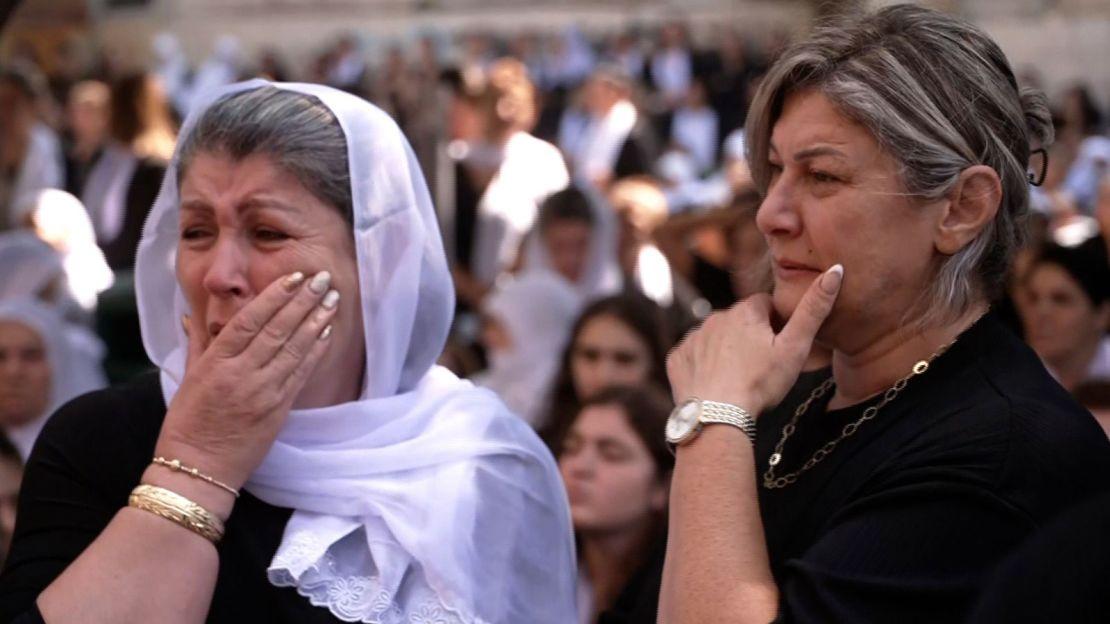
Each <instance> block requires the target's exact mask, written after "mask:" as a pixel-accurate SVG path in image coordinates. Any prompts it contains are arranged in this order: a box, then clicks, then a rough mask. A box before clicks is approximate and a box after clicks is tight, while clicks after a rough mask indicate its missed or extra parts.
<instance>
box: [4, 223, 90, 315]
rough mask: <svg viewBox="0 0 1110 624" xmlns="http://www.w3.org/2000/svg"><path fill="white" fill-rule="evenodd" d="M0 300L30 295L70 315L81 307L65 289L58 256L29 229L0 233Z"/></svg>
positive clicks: (64, 280)
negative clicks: (0, 268) (1, 268)
mask: <svg viewBox="0 0 1110 624" xmlns="http://www.w3.org/2000/svg"><path fill="white" fill-rule="evenodd" d="M0 266H2V267H4V270H3V271H0V301H10V300H12V299H23V298H34V299H38V300H40V301H42V302H44V303H46V304H48V305H50V306H52V307H57V308H59V309H60V310H62V314H63V315H65V316H70V315H71V314H72V313H80V310H81V307H80V305H78V304H77V301H75V300H74V299H73V295H72V293H71V292H70V290H69V282H68V278H67V277H66V270H65V266H64V265H63V264H62V256H61V255H60V254H59V253H58V252H57V251H55V249H54V248H53V247H51V246H50V245H49V244H48V243H46V242H45V241H44V240H42V239H41V238H39V237H38V235H37V234H35V233H34V232H33V231H31V230H29V229H20V230H10V231H8V232H0Z"/></svg>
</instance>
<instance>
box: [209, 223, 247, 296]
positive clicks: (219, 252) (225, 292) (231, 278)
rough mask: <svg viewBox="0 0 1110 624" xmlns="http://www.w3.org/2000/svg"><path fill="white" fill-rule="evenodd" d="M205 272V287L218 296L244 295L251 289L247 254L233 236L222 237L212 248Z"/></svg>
mask: <svg viewBox="0 0 1110 624" xmlns="http://www.w3.org/2000/svg"><path fill="white" fill-rule="evenodd" d="M211 254H212V255H211V256H210V258H211V261H210V263H209V265H208V269H207V271H205V273H204V281H203V282H202V283H203V285H204V289H205V290H207V291H208V292H209V293H211V294H213V295H215V296H217V297H243V296H246V295H247V294H248V291H249V289H250V285H249V282H248V280H247V254H246V253H245V251H244V250H243V249H242V248H241V247H240V245H239V244H238V242H237V241H236V240H235V239H234V238H232V237H221V238H220V239H219V240H217V241H216V244H215V246H214V247H213V248H212V252H211Z"/></svg>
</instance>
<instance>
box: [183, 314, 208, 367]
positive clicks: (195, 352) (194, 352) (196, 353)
mask: <svg viewBox="0 0 1110 624" xmlns="http://www.w3.org/2000/svg"><path fill="white" fill-rule="evenodd" d="M181 329H183V330H184V331H185V343H186V347H187V349H186V351H185V372H189V370H190V369H191V368H192V366H193V363H194V362H196V361H197V360H198V359H200V356H201V354H202V353H204V340H202V339H201V337H200V336H197V335H195V334H194V333H193V319H192V318H190V317H189V315H188V314H183V315H182V316H181Z"/></svg>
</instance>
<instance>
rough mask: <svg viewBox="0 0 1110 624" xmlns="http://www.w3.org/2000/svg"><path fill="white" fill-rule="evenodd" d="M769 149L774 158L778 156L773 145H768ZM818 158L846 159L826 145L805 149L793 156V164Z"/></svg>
mask: <svg viewBox="0 0 1110 624" xmlns="http://www.w3.org/2000/svg"><path fill="white" fill-rule="evenodd" d="M769 148H770V150H771V152H773V153H774V154H775V155H776V156H777V155H778V153H779V150H778V148H776V147H775V145H774V143H772V144H770V145H769ZM818 156H832V157H834V158H841V159H844V158H847V157H848V155H847V154H845V153H844V152H842V151H840V150H838V149H836V148H835V147H830V146H828V145H816V146H814V147H807V148H806V149H804V150H802V151H800V152H798V153H796V154H794V162H800V161H803V160H809V159H811V158H817V157H818Z"/></svg>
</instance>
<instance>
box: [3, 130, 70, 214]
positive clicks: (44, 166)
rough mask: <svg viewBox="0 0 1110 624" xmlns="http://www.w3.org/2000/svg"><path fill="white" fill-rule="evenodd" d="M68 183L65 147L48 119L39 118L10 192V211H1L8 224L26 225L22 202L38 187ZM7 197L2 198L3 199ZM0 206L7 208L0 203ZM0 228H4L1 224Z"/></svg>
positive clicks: (60, 186)
mask: <svg viewBox="0 0 1110 624" xmlns="http://www.w3.org/2000/svg"><path fill="white" fill-rule="evenodd" d="M63 186H65V170H64V169H63V168H62V148H61V142H60V141H59V140H58V135H57V134H55V133H54V131H53V130H52V129H51V128H50V127H49V126H47V125H46V124H44V123H41V122H36V123H35V125H34V126H33V127H32V128H31V136H30V140H29V142H28V144H27V153H26V154H25V155H24V156H23V163H22V164H21V165H20V167H19V172H18V173H17V174H16V177H15V181H14V184H13V185H12V187H11V189H10V191H9V194H8V202H9V205H8V208H7V209H8V211H9V214H6V215H4V214H0V218H5V219H7V223H6V224H0V225H6V226H7V227H13V228H14V227H22V225H23V224H22V222H21V221H20V219H21V218H22V217H23V215H22V214H20V213H19V212H18V208H19V202H20V201H22V200H23V198H25V197H27V196H28V195H29V194H31V193H34V192H35V191H38V190H41V189H47V188H62V187H63ZM2 201H3V198H0V202H2ZM0 210H3V208H2V207H0ZM0 229H3V228H2V227H0Z"/></svg>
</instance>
